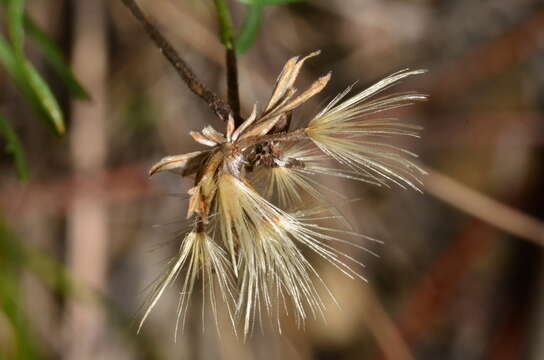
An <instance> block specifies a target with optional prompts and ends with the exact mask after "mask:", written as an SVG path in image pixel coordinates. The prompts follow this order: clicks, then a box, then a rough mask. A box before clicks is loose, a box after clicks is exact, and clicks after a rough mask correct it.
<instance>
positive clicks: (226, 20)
mask: <svg viewBox="0 0 544 360" xmlns="http://www.w3.org/2000/svg"><path fill="white" fill-rule="evenodd" d="M214 4H215V8H216V9H217V17H218V20H219V37H220V38H221V43H222V44H223V45H225V47H226V48H227V49H232V39H234V27H233V25H232V19H231V16H230V11H229V7H228V6H227V4H226V3H225V0H214Z"/></svg>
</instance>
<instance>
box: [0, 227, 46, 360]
mask: <svg viewBox="0 0 544 360" xmlns="http://www.w3.org/2000/svg"><path fill="white" fill-rule="evenodd" d="M22 244H23V242H18V241H16V239H15V238H14V237H13V236H12V234H11V232H10V231H9V229H8V228H7V226H6V225H5V222H4V221H3V219H2V218H1V217H0V312H2V313H3V314H4V315H5V319H6V320H7V323H8V324H9V325H10V326H11V331H12V334H13V340H14V342H15V344H16V346H17V347H16V352H15V353H11V354H10V355H11V356H12V357H10V358H13V359H15V360H37V359H40V358H41V356H39V355H40V354H39V353H38V351H37V347H36V344H35V342H34V338H33V336H32V335H31V332H30V323H29V321H28V318H27V316H26V314H25V312H24V309H23V307H22V306H21V304H22V303H23V301H22V300H23V299H22V296H21V292H20V287H21V274H22V270H23V269H24V266H25V264H26V261H27V259H26V256H25V254H24V249H23V248H22ZM0 354H2V349H0Z"/></svg>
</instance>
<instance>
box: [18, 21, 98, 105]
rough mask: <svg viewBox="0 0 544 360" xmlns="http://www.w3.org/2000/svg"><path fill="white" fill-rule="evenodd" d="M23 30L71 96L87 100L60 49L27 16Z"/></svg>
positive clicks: (86, 93) (87, 95)
mask: <svg viewBox="0 0 544 360" xmlns="http://www.w3.org/2000/svg"><path fill="white" fill-rule="evenodd" d="M24 25H25V29H26V30H27V32H28V36H29V37H31V38H32V39H33V40H34V42H35V44H36V45H37V46H38V48H39V49H40V50H41V52H42V53H43V54H44V56H45V60H46V61H47V62H48V63H49V64H50V65H51V67H53V69H55V71H56V72H57V74H58V75H59V77H60V78H61V79H62V81H64V83H65V84H66V86H67V87H68V90H69V91H70V93H71V94H72V95H74V96H75V97H77V98H79V99H83V100H89V99H90V96H89V93H88V92H87V91H86V90H85V88H84V87H83V86H82V85H81V83H80V82H79V81H78V80H77V78H76V76H75V75H74V73H73V72H72V69H70V67H69V66H68V65H67V64H66V61H65V60H64V56H63V55H62V51H61V50H60V48H59V47H58V46H57V44H55V43H54V42H53V40H51V39H50V38H49V37H48V36H47V34H46V33H45V32H43V31H42V29H40V28H39V26H38V25H37V24H36V23H35V22H34V21H33V20H32V19H31V18H30V17H28V16H25V19H24Z"/></svg>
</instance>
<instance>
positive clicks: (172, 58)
mask: <svg viewBox="0 0 544 360" xmlns="http://www.w3.org/2000/svg"><path fill="white" fill-rule="evenodd" d="M122 1H123V4H125V6H126V7H127V8H128V9H129V10H130V11H131V12H132V15H134V17H135V18H136V19H137V20H138V21H139V22H141V23H142V24H143V26H144V29H145V31H146V33H147V35H149V37H150V38H151V39H152V40H153V42H154V43H155V45H157V47H158V48H159V49H160V50H161V52H162V54H163V55H164V56H165V57H166V58H167V59H168V61H169V62H170V64H172V66H173V67H174V68H175V69H176V71H177V73H178V75H179V76H180V77H181V79H182V80H183V81H184V82H185V83H186V84H187V86H188V87H189V89H191V91H192V92H193V93H195V94H196V95H197V96H198V97H200V98H201V99H202V100H204V101H205V102H206V103H207V104H208V106H209V107H210V108H211V109H212V110H213V111H214V112H215V113H216V114H217V116H219V117H220V118H221V119H223V120H226V119H227V117H228V114H229V113H231V112H232V110H231V107H230V106H229V104H227V103H226V102H225V101H224V100H223V99H221V98H220V97H219V96H218V95H217V94H216V93H214V92H213V91H211V90H209V89H208V88H207V87H206V86H204V84H202V83H201V82H200V81H199V80H198V79H197V78H196V75H195V74H194V72H193V71H192V70H191V68H190V67H189V66H188V65H187V63H186V62H185V61H184V60H183V59H182V58H181V57H180V56H179V54H178V53H177V51H176V50H175V49H174V47H173V46H172V44H170V42H168V40H166V38H165V37H164V36H163V35H162V34H161V33H160V31H159V30H158V29H157V28H156V27H155V25H153V24H152V23H151V22H150V21H149V20H148V19H147V17H146V16H145V14H144V13H143V12H142V9H140V7H139V6H138V4H137V3H136V1H135V0H122Z"/></svg>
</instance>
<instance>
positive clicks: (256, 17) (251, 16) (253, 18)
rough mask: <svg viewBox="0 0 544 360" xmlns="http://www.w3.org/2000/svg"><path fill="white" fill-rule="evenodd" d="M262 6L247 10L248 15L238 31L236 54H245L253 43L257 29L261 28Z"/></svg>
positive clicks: (254, 6) (250, 7) (253, 6)
mask: <svg viewBox="0 0 544 360" xmlns="http://www.w3.org/2000/svg"><path fill="white" fill-rule="evenodd" d="M261 20H262V6H261V5H251V6H249V8H248V13H247V15H246V18H245V20H244V24H243V25H242V29H241V30H240V34H239V35H238V38H237V39H236V51H237V52H238V54H243V53H244V52H246V51H247V50H248V49H249V48H250V47H251V45H253V43H254V42H255V39H256V38H257V34H258V33H259V29H260V28H261Z"/></svg>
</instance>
